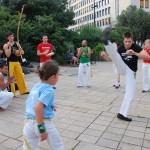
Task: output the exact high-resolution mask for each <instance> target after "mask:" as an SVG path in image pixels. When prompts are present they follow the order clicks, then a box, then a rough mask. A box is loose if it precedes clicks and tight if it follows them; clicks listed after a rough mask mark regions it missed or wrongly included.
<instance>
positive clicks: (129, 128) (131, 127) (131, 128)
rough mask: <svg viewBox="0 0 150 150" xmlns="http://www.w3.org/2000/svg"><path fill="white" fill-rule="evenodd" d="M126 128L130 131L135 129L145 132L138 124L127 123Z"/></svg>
mask: <svg viewBox="0 0 150 150" xmlns="http://www.w3.org/2000/svg"><path fill="white" fill-rule="evenodd" d="M127 130H130V131H137V132H142V133H144V132H145V128H143V127H138V126H132V125H129V126H128V127H127Z"/></svg>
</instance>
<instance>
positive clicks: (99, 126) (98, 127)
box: [89, 123, 107, 131]
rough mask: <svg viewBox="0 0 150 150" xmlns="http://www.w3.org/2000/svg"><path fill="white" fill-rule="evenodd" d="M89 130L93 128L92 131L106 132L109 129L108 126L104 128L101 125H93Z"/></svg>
mask: <svg viewBox="0 0 150 150" xmlns="http://www.w3.org/2000/svg"><path fill="white" fill-rule="evenodd" d="M89 128H91V129H95V130H101V131H104V130H106V128H107V126H103V125H99V124H94V123H93V124H91V125H90V126H89Z"/></svg>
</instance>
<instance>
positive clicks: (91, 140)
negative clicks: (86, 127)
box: [77, 134, 99, 144]
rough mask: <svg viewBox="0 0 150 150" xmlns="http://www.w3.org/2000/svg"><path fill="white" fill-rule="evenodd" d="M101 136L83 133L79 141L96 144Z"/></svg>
mask: <svg viewBox="0 0 150 150" xmlns="http://www.w3.org/2000/svg"><path fill="white" fill-rule="evenodd" d="M98 138H99V137H96V136H91V135H87V134H81V135H80V136H79V137H78V138H77V140H78V141H83V142H88V143H93V144H95V143H96V141H97V140H98Z"/></svg>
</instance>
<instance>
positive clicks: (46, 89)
mask: <svg viewBox="0 0 150 150" xmlns="http://www.w3.org/2000/svg"><path fill="white" fill-rule="evenodd" d="M38 101H40V102H41V103H43V104H44V105H45V107H44V109H43V117H44V119H43V122H44V124H45V128H46V132H47V133H48V138H47V139H46V141H47V143H48V145H49V148H50V150H64V145H63V142H62V140H61V137H60V135H59V133H58V132H57V129H56V128H55V126H54V125H53V122H52V118H53V117H54V89H53V86H52V85H48V84H46V83H42V82H40V83H38V84H36V85H35V86H34V87H33V88H32V90H31V91H30V94H29V97H28V98H27V101H26V113H25V118H26V119H25V124H24V128H23V141H24V143H23V150H36V147H37V144H38V142H39V136H40V133H39V131H38V127H37V122H36V117H35V106H36V104H37V102H38Z"/></svg>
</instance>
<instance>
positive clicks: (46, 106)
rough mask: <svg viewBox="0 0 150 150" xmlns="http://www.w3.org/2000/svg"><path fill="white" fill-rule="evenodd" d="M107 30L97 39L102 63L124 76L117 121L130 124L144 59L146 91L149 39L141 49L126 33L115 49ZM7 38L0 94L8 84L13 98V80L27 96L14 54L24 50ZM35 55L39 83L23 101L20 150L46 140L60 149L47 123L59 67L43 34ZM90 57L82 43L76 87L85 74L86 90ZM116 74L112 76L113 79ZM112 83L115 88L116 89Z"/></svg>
mask: <svg viewBox="0 0 150 150" xmlns="http://www.w3.org/2000/svg"><path fill="white" fill-rule="evenodd" d="M110 31H111V29H110V28H106V29H105V30H104V31H103V34H102V39H101V40H102V41H103V43H104V44H105V49H106V51H107V53H108V55H107V54H106V53H105V52H102V54H101V55H102V56H103V57H104V58H105V59H106V60H109V61H110V60H112V61H113V63H114V65H115V67H116V68H115V69H117V70H118V72H119V73H120V74H121V75H123V76H125V84H126V85H125V96H124V99H123V102H122V105H121V108H120V111H119V113H118V114H117V117H118V118H119V119H121V120H125V121H132V118H129V117H127V116H128V110H129V106H130V103H131V101H132V99H133V97H134V95H135V89H136V71H137V69H138V68H137V63H138V58H141V59H144V63H143V73H144V89H143V92H147V91H149V90H150V82H149V81H150V40H146V42H145V47H146V48H144V49H142V48H141V47H140V46H139V45H137V44H135V43H133V36H132V34H131V33H129V32H127V33H125V34H124V36H123V38H124V40H123V43H124V44H123V45H122V46H119V47H117V45H116V43H111V41H110V40H109V34H110ZM7 39H8V42H7V43H6V44H5V45H4V46H3V49H4V52H5V54H6V57H7V61H8V66H5V65H1V64H0V72H1V73H0V83H1V84H0V92H1V91H3V90H4V89H6V88H7V87H8V86H9V85H11V91H12V93H13V94H12V93H9V97H10V99H12V98H13V96H14V95H15V88H14V85H13V82H14V81H15V79H16V81H17V84H18V88H19V91H20V94H29V93H28V92H27V89H26V87H25V82H24V78H23V74H22V71H21V66H20V64H19V61H18V58H17V55H16V52H17V51H18V53H19V54H20V55H22V54H24V51H23V49H22V48H21V46H20V44H19V43H17V42H15V41H14V35H13V34H12V33H11V34H8V36H7ZM37 55H38V56H40V68H39V71H38V74H39V77H40V80H41V81H40V82H39V83H37V84H36V85H35V86H33V88H32V90H31V91H30V94H29V96H28V98H27V101H26V111H25V125H24V129H23V140H24V144H23V150H29V149H31V150H34V149H36V146H37V144H38V141H39V140H40V141H43V140H47V142H48V144H49V146H50V147H51V149H52V150H64V146H63V142H62V140H61V138H60V136H59V134H58V132H57V130H56V128H55V127H54V125H53V123H52V120H51V119H52V118H53V117H54V111H56V106H55V103H54V85H55V84H56V83H57V81H58V77H59V67H58V65H57V64H56V63H55V62H54V61H52V60H51V57H52V56H53V55H54V52H53V45H52V44H51V43H49V42H48V37H47V36H46V35H43V36H42V43H40V44H39V45H38V47H37ZM90 56H91V49H90V47H88V45H87V41H86V40H83V41H82V47H80V48H78V50H77V57H78V58H79V69H78V85H77V87H78V88H82V87H83V81H82V77H83V74H84V72H85V73H86V80H87V87H88V88H90V87H91V79H90V73H91V69H90ZM7 67H8V69H9V76H10V77H9V78H8V82H7V83H4V77H3V75H2V74H7ZM118 72H117V73H116V74H117V76H118ZM116 80H118V78H116ZM116 84H117V83H116ZM116 84H115V87H116V86H119V85H116ZM1 95H2V94H1ZM1 95H0V96H1ZM9 102H10V101H9ZM0 104H1V103H0ZM8 104H9V103H8V102H7V104H6V103H3V105H0V107H1V108H2V109H3V108H4V109H5V108H6V107H7V106H8Z"/></svg>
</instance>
